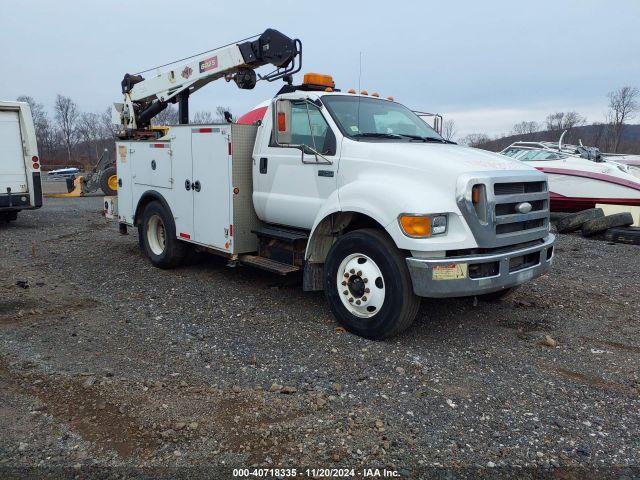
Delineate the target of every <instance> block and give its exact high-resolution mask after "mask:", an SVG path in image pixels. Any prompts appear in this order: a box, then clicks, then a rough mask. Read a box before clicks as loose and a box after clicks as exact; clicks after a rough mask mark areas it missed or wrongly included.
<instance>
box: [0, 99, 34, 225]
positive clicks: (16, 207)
mask: <svg viewBox="0 0 640 480" xmlns="http://www.w3.org/2000/svg"><path fill="white" fill-rule="evenodd" d="M41 206H42V186H41V183H40V160H39V158H38V145H37V142H36V133H35V128H34V126H33V119H32V118H31V109H30V108H29V105H28V104H27V103H24V102H4V101H0V220H7V221H10V220H15V219H16V218H17V215H18V212H19V211H20V210H27V209H34V208H40V207H41Z"/></svg>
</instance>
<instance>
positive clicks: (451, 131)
mask: <svg viewBox="0 0 640 480" xmlns="http://www.w3.org/2000/svg"><path fill="white" fill-rule="evenodd" d="M455 135H456V122H454V121H453V120H445V121H444V122H443V123H442V136H443V137H444V139H445V140H450V141H453V137H455Z"/></svg>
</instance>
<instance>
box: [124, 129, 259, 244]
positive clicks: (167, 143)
mask: <svg viewBox="0 0 640 480" xmlns="http://www.w3.org/2000/svg"><path fill="white" fill-rule="evenodd" d="M257 128H258V127H256V126H253V125H237V124H221V125H196V126H194V125H177V126H172V127H171V133H170V135H169V136H167V137H163V138H162V139H160V140H152V141H121V142H117V169H118V179H119V180H118V181H119V182H127V184H125V185H122V184H120V185H119V186H118V187H119V188H118V207H117V212H118V221H119V222H120V223H124V224H128V225H134V224H135V223H136V222H135V219H136V218H139V215H141V212H142V210H143V209H144V208H145V206H146V205H147V204H148V203H149V202H150V201H153V200H158V201H160V202H162V203H166V204H167V207H168V206H170V211H171V212H172V213H173V217H174V221H175V230H176V231H175V234H176V236H177V237H179V238H181V239H184V240H186V241H188V242H190V243H194V244H196V245H200V246H202V247H206V248H208V249H211V250H217V251H219V252H221V253H224V254H228V255H231V256H236V255H238V254H241V253H246V252H254V251H256V250H257V237H256V235H255V234H253V233H251V232H252V230H253V229H255V228H257V226H258V219H257V217H256V214H255V211H254V209H253V203H252V198H251V195H252V168H253V159H252V152H253V147H254V142H255V136H256V131H257ZM176 150H177V151H179V152H180V157H179V158H177V159H176V157H175V156H174V151H176ZM185 159H188V160H190V161H185ZM140 199H145V200H143V201H142V202H141V201H139V200H140Z"/></svg>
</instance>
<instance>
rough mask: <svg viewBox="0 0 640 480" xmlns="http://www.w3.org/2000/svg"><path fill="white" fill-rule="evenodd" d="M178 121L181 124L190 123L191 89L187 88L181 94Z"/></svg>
mask: <svg viewBox="0 0 640 480" xmlns="http://www.w3.org/2000/svg"><path fill="white" fill-rule="evenodd" d="M178 122H179V123H180V125H186V124H188V123H189V90H185V91H184V92H182V93H181V94H180V99H179V100H178Z"/></svg>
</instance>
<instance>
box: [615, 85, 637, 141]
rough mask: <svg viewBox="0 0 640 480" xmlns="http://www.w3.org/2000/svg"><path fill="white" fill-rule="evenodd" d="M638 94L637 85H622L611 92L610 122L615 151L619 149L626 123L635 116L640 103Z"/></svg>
mask: <svg viewBox="0 0 640 480" xmlns="http://www.w3.org/2000/svg"><path fill="white" fill-rule="evenodd" d="M638 95H640V92H639V91H638V89H637V88H635V87H628V86H627V87H621V88H619V89H618V90H615V91H613V92H609V113H608V117H609V124H610V125H611V133H612V135H613V152H614V153H616V152H617V151H618V147H619V146H620V139H621V138H622V131H623V130H624V124H625V122H626V121H627V120H630V119H631V118H633V117H634V116H635V114H636V113H637V111H638V109H640V105H638Z"/></svg>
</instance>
